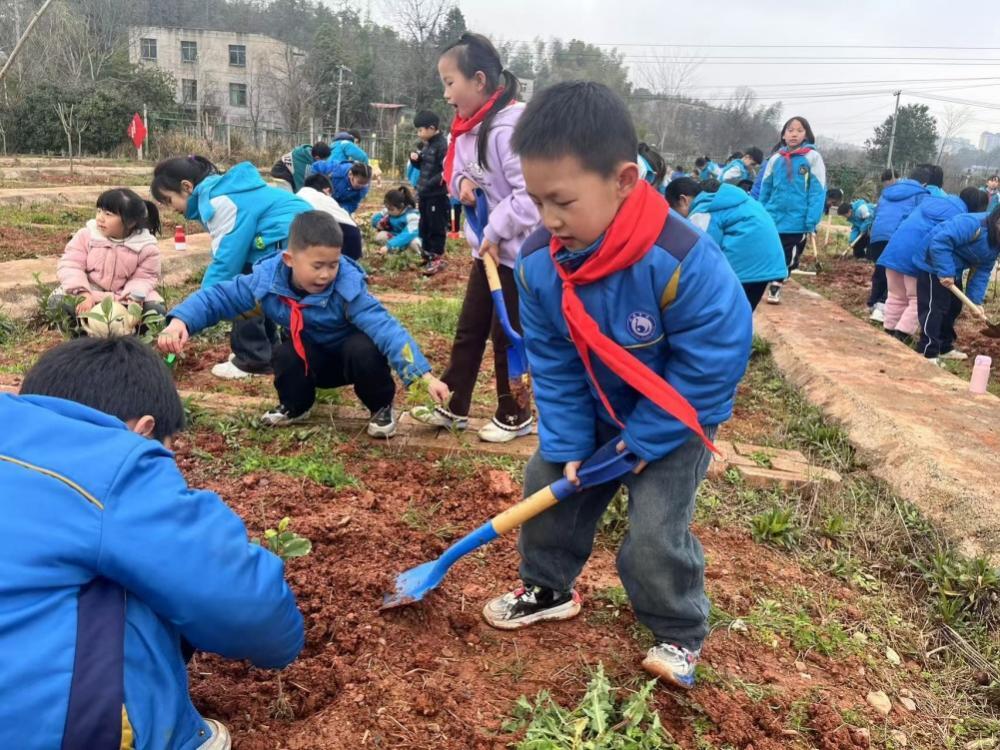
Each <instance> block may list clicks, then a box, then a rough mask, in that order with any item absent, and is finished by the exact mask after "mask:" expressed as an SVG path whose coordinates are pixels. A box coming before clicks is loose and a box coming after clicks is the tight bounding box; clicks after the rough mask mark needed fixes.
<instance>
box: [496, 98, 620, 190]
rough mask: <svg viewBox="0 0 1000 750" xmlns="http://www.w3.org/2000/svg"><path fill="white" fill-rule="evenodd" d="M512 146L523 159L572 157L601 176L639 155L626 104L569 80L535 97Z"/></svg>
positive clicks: (607, 174) (610, 172)
mask: <svg viewBox="0 0 1000 750" xmlns="http://www.w3.org/2000/svg"><path fill="white" fill-rule="evenodd" d="M512 145H513V147H514V152H515V153H517V154H518V155H519V156H520V157H521V158H522V159H532V158H539V159H558V158H560V157H563V156H574V157H576V158H577V159H579V160H580V163H581V164H582V165H583V168H584V169H586V170H588V171H590V172H597V173H598V174H600V175H601V176H602V177H609V176H611V174H613V173H614V171H615V169H616V168H617V167H618V166H619V165H621V164H622V163H624V162H634V161H635V160H636V155H637V154H638V153H639V137H638V136H637V135H636V132H635V125H633V124H632V116H631V115H630V114H629V111H628V107H626V106H625V102H624V101H622V98H621V97H620V96H618V94H616V93H615V92H613V91H612V90H611V89H609V88H608V87H607V86H605V85H604V84H601V83H594V82H593V81H565V82H563V83H557V84H555V85H554V86H550V87H548V88H547V89H543V90H542V91H540V92H539V93H537V94H536V95H535V96H534V97H533V98H532V100H531V101H530V102H528V106H527V107H525V110H524V114H523V115H521V119H520V120H518V123H517V127H516V128H515V129H514V138H513V140H512Z"/></svg>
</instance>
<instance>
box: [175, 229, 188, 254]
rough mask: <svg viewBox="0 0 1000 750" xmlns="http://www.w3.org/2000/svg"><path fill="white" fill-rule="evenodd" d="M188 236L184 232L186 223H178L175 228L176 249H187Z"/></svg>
mask: <svg viewBox="0 0 1000 750" xmlns="http://www.w3.org/2000/svg"><path fill="white" fill-rule="evenodd" d="M187 249H188V245H187V236H186V235H185V234H184V225H183V224H178V225H177V226H176V227H175V228H174V250H187Z"/></svg>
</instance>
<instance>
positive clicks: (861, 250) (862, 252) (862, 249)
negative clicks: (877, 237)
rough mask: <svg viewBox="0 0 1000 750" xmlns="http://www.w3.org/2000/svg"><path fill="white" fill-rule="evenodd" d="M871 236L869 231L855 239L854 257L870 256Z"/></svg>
mask: <svg viewBox="0 0 1000 750" xmlns="http://www.w3.org/2000/svg"><path fill="white" fill-rule="evenodd" d="M870 239H871V237H870V236H869V235H868V232H865V233H864V234H862V235H861V236H859V237H857V238H856V239H855V241H854V257H855V258H858V259H859V260H860V259H862V258H867V257H868V252H867V251H868V241H869V240H870Z"/></svg>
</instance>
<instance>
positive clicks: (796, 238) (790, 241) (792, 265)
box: [778, 234, 806, 276]
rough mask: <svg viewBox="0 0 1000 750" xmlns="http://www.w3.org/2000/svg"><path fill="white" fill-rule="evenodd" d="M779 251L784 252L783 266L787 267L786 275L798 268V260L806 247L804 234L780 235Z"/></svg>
mask: <svg viewBox="0 0 1000 750" xmlns="http://www.w3.org/2000/svg"><path fill="white" fill-rule="evenodd" d="M778 236H779V237H781V249H782V250H784V251H785V265H786V266H788V275H789V276H791V274H792V271H794V270H795V269H796V268H798V267H799V260H800V259H801V258H802V251H803V250H804V249H805V246H806V235H804V234H780V235H778Z"/></svg>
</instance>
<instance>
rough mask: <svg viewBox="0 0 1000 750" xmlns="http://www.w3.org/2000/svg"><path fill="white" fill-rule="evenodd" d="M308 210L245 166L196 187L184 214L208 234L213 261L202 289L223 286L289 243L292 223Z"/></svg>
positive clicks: (298, 200)
mask: <svg viewBox="0 0 1000 750" xmlns="http://www.w3.org/2000/svg"><path fill="white" fill-rule="evenodd" d="M309 210H311V207H310V205H309V204H308V203H306V202H305V201H304V200H302V199H301V198H299V197H297V196H295V195H293V194H292V193H289V192H288V191H287V190H282V189H280V188H275V187H271V186H269V185H268V184H266V183H265V182H264V180H263V178H261V176H260V172H258V171H257V167H255V166H254V165H253V164H251V163H250V162H248V161H245V162H241V163H239V164H237V165H236V166H234V167H233V168H232V169H230V170H229V171H228V172H226V173H225V174H221V175H211V176H209V177H206V178H205V179H204V180H202V181H201V182H199V183H198V184H197V185H195V188H194V190H193V191H192V193H191V196H190V197H189V198H188V204H187V211H186V212H185V216H186V217H187V218H188V219H192V220H194V221H200V222H201V223H202V224H203V225H204V226H205V228H206V229H207V230H208V232H209V234H211V235H212V260H211V261H210V262H209V264H208V268H206V269H205V276H204V277H203V278H202V282H201V285H202V286H203V287H209V286H212V285H213V284H218V283H219V282H222V281H228V280H229V279H231V278H233V277H234V276H238V275H239V274H241V273H243V269H244V267H246V266H247V265H250V264H253V263H256V262H257V261H258V260H260V259H262V258H266V257H267V256H269V255H273V254H274V253H275V252H277V251H278V250H279V249H281V248H283V247H284V246H285V244H286V243H287V242H288V227H289V226H290V225H291V223H292V220H293V219H294V218H295V217H296V216H298V215H299V214H300V213H304V212H305V211H309Z"/></svg>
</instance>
